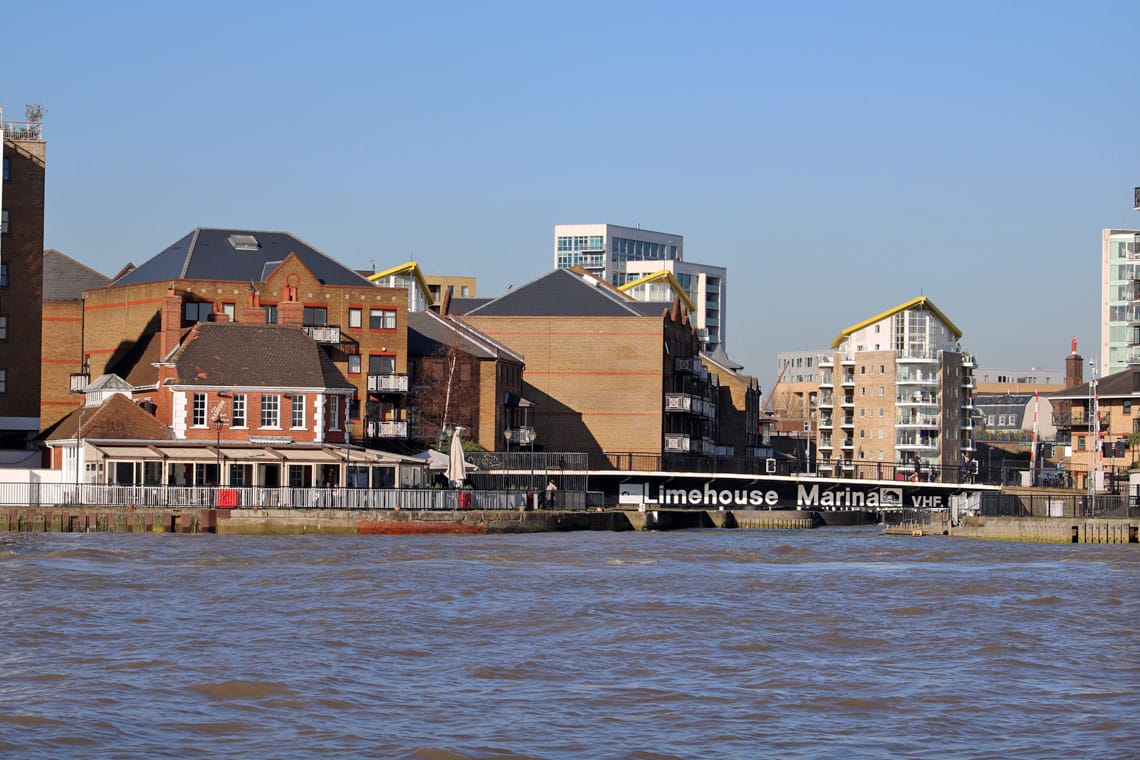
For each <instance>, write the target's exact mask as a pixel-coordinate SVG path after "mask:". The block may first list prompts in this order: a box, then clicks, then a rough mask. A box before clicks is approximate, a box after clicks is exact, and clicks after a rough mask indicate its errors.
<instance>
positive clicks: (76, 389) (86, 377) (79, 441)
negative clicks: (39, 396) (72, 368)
mask: <svg viewBox="0 0 1140 760" xmlns="http://www.w3.org/2000/svg"><path fill="white" fill-rule="evenodd" d="M89 382H91V372H90V370H89V369H88V363H87V358H86V357H84V359H83V371H81V372H76V373H74V374H73V375H72V376H71V392H72V393H80V394H83V400H82V401H81V402H80V404H79V426H78V427H77V428H75V500H76V503H82V501H83V500H82V497H81V494H80V489H81V488H82V485H81V480H80V462H81V460H82V451H83V448H82V447H83V410H84V409H85V408H86V407H87V384H88V383H89Z"/></svg>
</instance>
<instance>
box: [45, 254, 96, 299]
mask: <svg viewBox="0 0 1140 760" xmlns="http://www.w3.org/2000/svg"><path fill="white" fill-rule="evenodd" d="M110 281H111V278H110V277H107V276H106V275H102V274H99V273H98V272H96V271H95V270H94V269H92V268H91V267H89V266H87V265H85V264H80V263H79V262H78V261H76V260H75V259H73V258H71V257H70V256H67V255H65V254H62V253H60V252H59V251H57V250H55V249H54V248H49V249H47V250H46V251H44V300H45V301H78V300H79V297H80V296H81V295H82V294H83V291H85V290H93V289H95V288H101V287H103V286H104V285H106V284H107V283H108V282H110Z"/></svg>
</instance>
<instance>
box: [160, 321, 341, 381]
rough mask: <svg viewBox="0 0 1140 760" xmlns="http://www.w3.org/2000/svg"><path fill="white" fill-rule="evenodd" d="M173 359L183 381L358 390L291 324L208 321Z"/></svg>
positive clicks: (193, 331)
mask: <svg viewBox="0 0 1140 760" xmlns="http://www.w3.org/2000/svg"><path fill="white" fill-rule="evenodd" d="M173 359H174V362H175V365H176V367H177V372H178V383H179V384H180V385H206V386H232V387H245V388H259V387H260V388H343V389H346V390H349V389H352V388H353V385H352V384H351V383H349V382H348V380H346V379H345V377H344V375H343V374H341V372H340V370H338V369H337V368H336V366H335V365H334V364H333V363H332V360H331V359H330V358H329V356H328V354H326V353H325V352H324V350H323V349H321V347H320V346H318V345H317V344H316V343H315V342H314V341H313V339H312V338H310V337H309V336H308V335H306V334H305V332H304V331H303V330H301V328H299V327H296V326H291V325H244V324H232V323H229V322H221V323H211V322H203V323H201V324H199V325H197V327H196V328H194V329H191V330H190V332H189V334H188V335H187V336H186V340H185V341H184V342H183V344H182V347H181V348H180V349H178V350H177V351H176V352H175V354H174V357H173Z"/></svg>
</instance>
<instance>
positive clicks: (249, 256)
mask: <svg viewBox="0 0 1140 760" xmlns="http://www.w3.org/2000/svg"><path fill="white" fill-rule="evenodd" d="M235 238H251V239H252V240H254V241H255V243H256V244H255V245H254V246H250V247H249V249H248V250H247V249H244V248H239V247H235V246H234V244H233V243H232V242H231V240H233V239H235ZM290 253H294V254H296V255H297V257H298V258H300V259H301V261H302V262H303V263H304V265H305V266H306V267H307V268H308V269H309V271H310V272H312V273H313V275H314V276H315V277H316V278H317V279H318V280H320V281H321V282H322V283H325V284H328V285H368V284H369V282H368V280H366V279H365V278H364V277H362V276H361V275H360V274H359V273H357V272H356V271H354V270H353V269H351V268H349V267H347V266H345V265H344V264H341V263H340V262H338V261H336V260H335V259H332V258H330V257H328V256H327V255H325V254H324V253H321V252H320V251H318V250H317V249H316V248H313V247H312V246H310V245H309V244H308V243H305V242H303V241H302V240H300V239H298V238H296V237H294V236H293V235H290V234H289V233H287V232H258V231H250V230H234V229H213V228H205V227H198V228H195V229H194V231H193V232H191V233H189V234H187V235H185V236H183V237H182V238H180V239H179V240H177V241H176V242H174V243H173V244H171V245H170V246H169V247H168V248H166V250H164V251H162V252H160V253H158V254H157V255H155V256H154V257H152V258H151V259H149V260H148V261H145V262H143V263H142V264H140V265H139V266H138V267H136V268H135V269H132V270H131V271H130V272H128V273H127V274H125V275H123V277H121V278H120V279H119V280H117V281H115V282H114V283H112V286H118V285H135V284H137V283H142V282H162V281H171V280H226V281H234V282H262V281H264V280H265V278H266V276H268V275H269V273H271V272H272V271H273V270H274V269H275V268H276V267H277V265H279V264H280V263H281V262H282V261H284V260H285V258H286V257H287V256H288V255H289V254H290Z"/></svg>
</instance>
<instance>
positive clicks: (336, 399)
mask: <svg viewBox="0 0 1140 760" xmlns="http://www.w3.org/2000/svg"><path fill="white" fill-rule="evenodd" d="M329 420H331V421H332V424H331V425H329V430H340V396H329Z"/></svg>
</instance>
